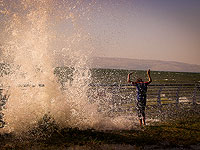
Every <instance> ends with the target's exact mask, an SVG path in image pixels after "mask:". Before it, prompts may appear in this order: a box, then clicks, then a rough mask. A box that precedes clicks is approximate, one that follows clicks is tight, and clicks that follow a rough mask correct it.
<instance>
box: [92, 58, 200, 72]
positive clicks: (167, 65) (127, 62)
mask: <svg viewBox="0 0 200 150" xmlns="http://www.w3.org/2000/svg"><path fill="white" fill-rule="evenodd" d="M91 67H92V68H110V69H127V70H147V69H149V68H150V69H151V70H154V71H174V72H200V65H195V64H187V63H181V62H175V61H161V60H142V59H128V58H109V57H94V58H92V66H91Z"/></svg>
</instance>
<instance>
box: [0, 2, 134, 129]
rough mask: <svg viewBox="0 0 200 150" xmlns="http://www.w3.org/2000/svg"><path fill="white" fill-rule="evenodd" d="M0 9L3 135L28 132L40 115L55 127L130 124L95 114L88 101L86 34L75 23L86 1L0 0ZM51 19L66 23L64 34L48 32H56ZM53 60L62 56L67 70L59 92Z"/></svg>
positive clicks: (110, 126)
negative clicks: (1, 23) (7, 70)
mask: <svg viewBox="0 0 200 150" xmlns="http://www.w3.org/2000/svg"><path fill="white" fill-rule="evenodd" d="M0 5H1V18H3V20H5V22H4V26H5V27H4V29H3V30H4V34H5V37H4V43H3V44H2V46H1V62H2V63H6V64H9V65H10V67H11V70H12V71H11V73H10V74H9V75H7V76H4V77H3V78H1V83H2V84H3V85H4V86H5V85H6V86H9V87H8V88H7V90H8V92H9V95H10V97H9V100H8V102H7V104H6V109H5V110H4V112H3V113H4V114H5V116H4V120H5V122H6V123H7V125H6V127H5V128H4V132H12V131H14V132H21V131H25V130H29V129H31V128H33V127H34V126H35V125H36V124H37V122H38V120H40V119H41V118H42V117H43V116H44V115H45V114H48V115H49V116H51V117H52V118H53V119H54V120H55V121H56V123H57V124H58V125H59V126H61V127H78V128H82V129H84V128H96V129H99V128H101V129H102V128H103V129H108V128H110V129H113V128H128V127H130V126H131V124H132V122H131V121H130V120H129V121H127V119H125V118H123V117H118V118H114V119H111V118H108V117H107V118H106V117H105V116H104V115H103V114H100V113H99V112H98V111H97V110H98V107H99V106H98V104H96V103H93V104H91V103H90V102H89V100H88V95H87V91H88V88H89V87H88V85H89V83H90V80H91V76H90V74H91V73H90V70H89V64H88V59H89V56H90V54H91V52H92V48H91V46H90V44H89V38H90V37H89V34H88V33H86V32H85V31H84V30H83V29H82V28H81V26H80V25H79V23H78V22H79V19H80V17H82V16H83V15H85V14H86V12H88V11H89V9H88V8H89V7H91V3H88V4H87V7H86V3H84V2H83V1H53V0H16V1H11V0H1V1H0ZM83 8H85V9H83ZM55 12H56V13H55ZM55 18H56V19H55ZM54 21H58V22H59V21H65V22H67V21H68V22H70V23H71V26H72V27H70V28H69V30H68V33H69V36H66V35H65V36H61V37H58V36H59V34H56V31H54V30H52V29H54V28H56V23H54ZM71 30H72V31H71ZM60 39H62V41H63V42H64V44H63V45H64V46H63V45H62V47H59V48H60V50H59V51H57V49H56V48H55V47H56V46H55V43H56V42H58V41H59V40H60ZM52 43H54V44H52ZM52 45H54V48H55V50H54V49H53V48H52V47H53V46H52ZM58 56H60V57H59V58H64V59H62V64H63V65H65V66H68V67H71V68H73V69H72V70H73V71H72V78H73V79H72V80H69V82H65V85H64V90H63V89H62V88H61V86H60V84H59V83H58V82H57V78H55V75H54V66H55V62H56V61H57V59H58ZM61 56H62V57H61Z"/></svg>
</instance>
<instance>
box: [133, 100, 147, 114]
mask: <svg viewBox="0 0 200 150" xmlns="http://www.w3.org/2000/svg"><path fill="white" fill-rule="evenodd" d="M145 107H146V99H142V100H140V99H139V100H138V99H136V101H135V108H136V111H137V114H138V117H139V118H141V117H144V115H145Z"/></svg>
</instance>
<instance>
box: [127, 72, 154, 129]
mask: <svg viewBox="0 0 200 150" xmlns="http://www.w3.org/2000/svg"><path fill="white" fill-rule="evenodd" d="M132 74H133V73H129V74H128V78H127V82H128V83H132V84H133V85H135V86H136V92H137V94H136V101H135V105H136V110H137V113H138V118H139V122H140V126H142V121H143V125H146V122H145V107H146V93H147V86H148V85H149V84H150V83H151V82H152V78H151V75H150V69H149V70H147V76H148V78H149V81H147V82H143V81H142V79H141V78H138V79H137V80H136V82H133V81H131V79H130V76H131V75H132Z"/></svg>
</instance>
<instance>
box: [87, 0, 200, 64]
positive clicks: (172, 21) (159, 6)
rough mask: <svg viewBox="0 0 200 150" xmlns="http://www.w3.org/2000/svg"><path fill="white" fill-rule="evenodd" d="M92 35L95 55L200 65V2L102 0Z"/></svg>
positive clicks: (94, 12)
mask: <svg viewBox="0 0 200 150" xmlns="http://www.w3.org/2000/svg"><path fill="white" fill-rule="evenodd" d="M96 5H97V7H99V6H101V7H99V8H100V9H99V11H97V10H98V9H94V10H93V11H92V12H91V13H92V15H91V20H90V24H91V25H90V29H89V32H90V33H91V35H92V36H93V40H94V41H95V42H96V44H94V46H95V49H96V55H100V56H107V57H124V58H136V59H156V60H167V61H179V62H185V63H192V64H199V65H200V58H199V57H200V0H101V1H97V4H96Z"/></svg>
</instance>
